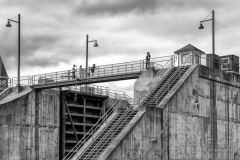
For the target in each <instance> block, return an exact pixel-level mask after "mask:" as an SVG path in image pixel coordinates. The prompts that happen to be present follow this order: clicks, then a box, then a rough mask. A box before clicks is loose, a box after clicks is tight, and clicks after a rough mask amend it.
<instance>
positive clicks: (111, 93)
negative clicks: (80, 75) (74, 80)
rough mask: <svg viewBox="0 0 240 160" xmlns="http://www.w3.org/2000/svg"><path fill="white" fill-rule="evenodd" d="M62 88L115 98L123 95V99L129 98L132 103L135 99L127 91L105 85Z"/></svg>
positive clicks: (63, 88)
mask: <svg viewBox="0 0 240 160" xmlns="http://www.w3.org/2000/svg"><path fill="white" fill-rule="evenodd" d="M62 90H72V91H76V92H83V93H89V94H95V95H102V96H108V97H110V98H114V99H118V98H119V97H121V99H123V100H127V101H128V102H129V103H132V101H133V100H132V98H131V97H129V96H128V95H127V94H126V93H125V92H123V91H117V90H112V89H110V88H109V87H105V86H97V85H87V86H86V85H76V86H68V87H62Z"/></svg>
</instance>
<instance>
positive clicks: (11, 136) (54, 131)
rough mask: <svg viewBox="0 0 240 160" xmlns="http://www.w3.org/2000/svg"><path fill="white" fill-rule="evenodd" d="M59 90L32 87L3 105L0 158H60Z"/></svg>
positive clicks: (23, 159)
mask: <svg viewBox="0 0 240 160" xmlns="http://www.w3.org/2000/svg"><path fill="white" fill-rule="evenodd" d="M58 149H59V93H58V92H57V91H54V90H42V91H39V92H36V91H32V92H30V93H28V94H26V95H24V96H22V97H20V98H18V99H16V100H13V101H11V102H8V103H6V104H3V105H0V160H21V159H22V160H40V159H41V160H50V159H51V160H55V159H56V160H57V159H58V154H59V150H58Z"/></svg>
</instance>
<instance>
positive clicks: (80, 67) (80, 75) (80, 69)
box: [79, 65, 83, 79]
mask: <svg viewBox="0 0 240 160" xmlns="http://www.w3.org/2000/svg"><path fill="white" fill-rule="evenodd" d="M79 77H80V79H81V78H82V77H83V68H82V66H81V65H80V66H79Z"/></svg>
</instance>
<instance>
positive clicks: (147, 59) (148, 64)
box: [146, 52, 151, 70]
mask: <svg viewBox="0 0 240 160" xmlns="http://www.w3.org/2000/svg"><path fill="white" fill-rule="evenodd" d="M150 59H151V55H150V53H149V52H147V56H146V69H147V70H148V69H149V68H150Z"/></svg>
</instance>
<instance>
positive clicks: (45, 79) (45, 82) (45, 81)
mask: <svg viewBox="0 0 240 160" xmlns="http://www.w3.org/2000/svg"><path fill="white" fill-rule="evenodd" d="M45 84H46V74H45Z"/></svg>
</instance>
